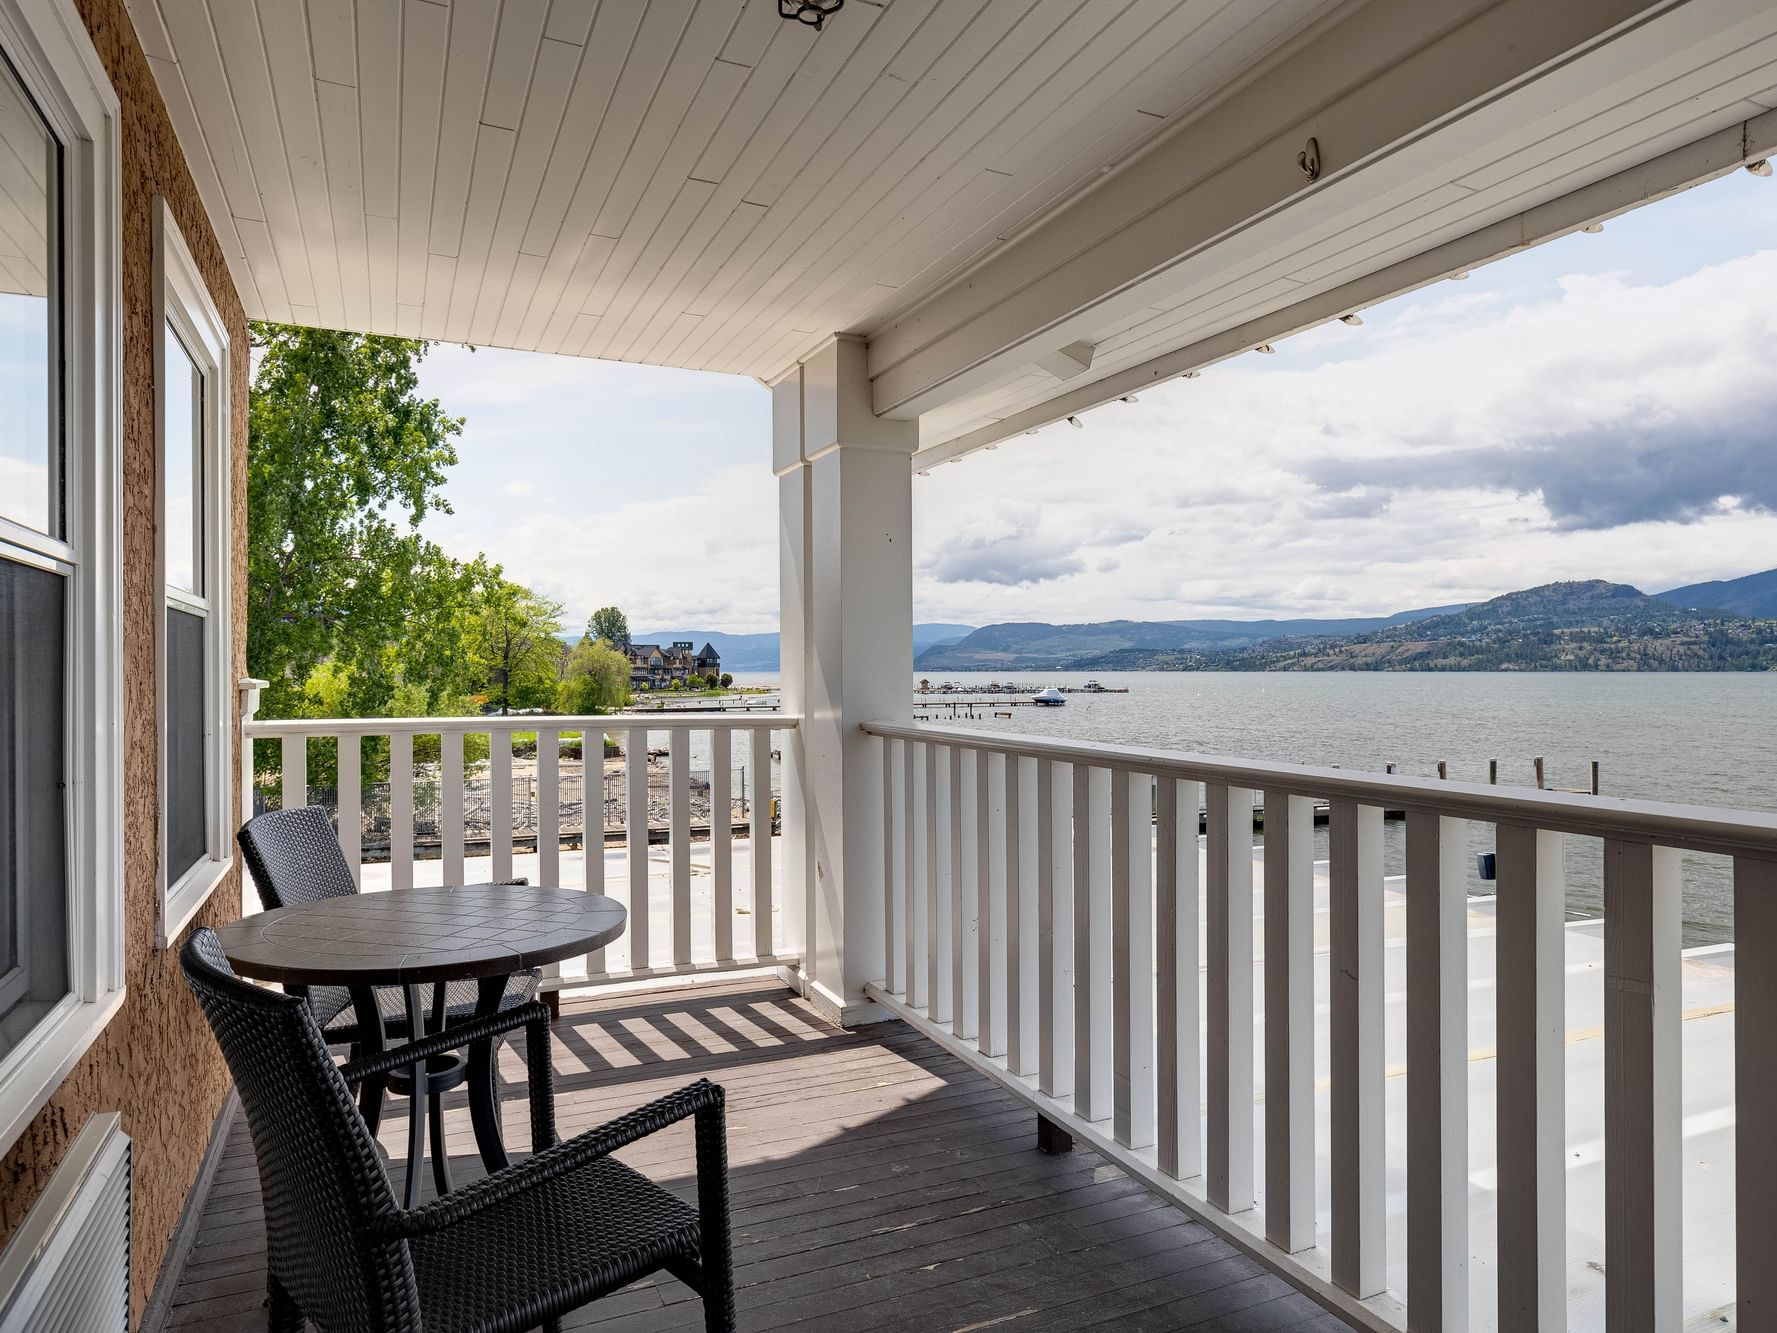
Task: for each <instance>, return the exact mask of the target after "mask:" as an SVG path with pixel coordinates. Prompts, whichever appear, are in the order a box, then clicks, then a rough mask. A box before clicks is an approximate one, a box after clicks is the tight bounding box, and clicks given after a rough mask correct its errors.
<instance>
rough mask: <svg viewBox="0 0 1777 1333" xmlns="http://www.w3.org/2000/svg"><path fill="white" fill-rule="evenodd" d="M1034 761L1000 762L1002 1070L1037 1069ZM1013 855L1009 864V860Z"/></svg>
mask: <svg viewBox="0 0 1777 1333" xmlns="http://www.w3.org/2000/svg"><path fill="white" fill-rule="evenodd" d="M1037 819H1038V813H1037V761H1036V760H1034V759H1027V758H1021V757H1016V756H1014V757H1009V758H1007V760H1006V861H1007V866H1008V868H1007V876H1006V951H1007V952H1006V1068H1008V1069H1010V1070H1011V1071H1012V1072H1013V1073H1014V1074H1034V1073H1035V1072H1036V1069H1037V947H1038V946H1037V928H1038V927H1037ZM1014 853H1016V854H1017V855H1016V861H1015V862H1014V857H1013V854H1014Z"/></svg>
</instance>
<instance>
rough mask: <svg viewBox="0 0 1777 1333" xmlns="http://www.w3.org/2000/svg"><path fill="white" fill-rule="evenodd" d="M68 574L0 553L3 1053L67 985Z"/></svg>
mask: <svg viewBox="0 0 1777 1333" xmlns="http://www.w3.org/2000/svg"><path fill="white" fill-rule="evenodd" d="M68 583H69V581H68V579H67V577H66V576H65V575H62V574H58V573H54V572H52V571H50V570H45V569H39V568H37V567H35V566H34V565H27V564H23V563H21V562H19V561H17V560H9V559H6V558H5V557H4V555H3V554H0V1055H4V1054H5V1053H6V1052H8V1051H10V1050H11V1049H12V1048H13V1047H14V1046H16V1045H17V1044H18V1042H19V1041H20V1039H21V1038H23V1037H24V1036H25V1035H26V1034H27V1033H29V1032H30V1030H31V1028H32V1027H34V1026H35V1025H36V1023H37V1022H38V1020H39V1019H41V1018H42V1017H43V1015H44V1014H46V1013H48V1012H49V1010H50V1008H51V1007H52V1006H53V1005H54V1004H55V1002H56V1001H57V1000H59V999H61V998H62V996H64V995H66V994H67V993H68V989H69V976H68V947H67V921H68V883H67V870H66V865H67V860H66V857H67V852H66V843H67V833H66V821H67V811H66V808H65V805H64V801H63V794H64V790H65V786H66V773H67V759H68V757H67V735H66V714H67V705H66V700H65V697H64V691H65V686H64V683H63V682H64V670H65V668H66V666H67V652H68V646H67V637H66V625H65V616H66V606H65V602H66V597H67V592H68Z"/></svg>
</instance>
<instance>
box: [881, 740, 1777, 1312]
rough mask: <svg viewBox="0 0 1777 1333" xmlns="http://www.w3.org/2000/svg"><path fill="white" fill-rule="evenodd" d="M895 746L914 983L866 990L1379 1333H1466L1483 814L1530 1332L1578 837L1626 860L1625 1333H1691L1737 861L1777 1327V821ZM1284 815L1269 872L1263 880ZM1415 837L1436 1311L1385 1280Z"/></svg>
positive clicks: (1761, 1248) (1430, 1286)
mask: <svg viewBox="0 0 1777 1333" xmlns="http://www.w3.org/2000/svg"><path fill="white" fill-rule="evenodd" d="M864 730H865V731H866V732H867V733H869V734H871V735H873V736H876V737H878V738H880V740H881V753H882V766H883V768H882V772H883V790H884V803H883V805H884V808H883V816H882V817H883V821H884V832H885V837H884V847H885V862H884V866H883V882H884V886H885V893H884V921H883V926H884V931H885V942H886V949H885V958H884V972H885V978H884V980H883V982H882V983H881V984H880V985H878V986H874V987H869V988H867V989H869V990H870V992H871V993H872V994H873V995H874V996H875V997H876V998H877V999H879V1000H880V1001H881V1002H882V1003H883V1004H885V1005H886V1006H887V1007H889V1008H890V1009H891V1010H893V1011H894V1012H896V1013H897V1014H899V1015H900V1016H901V1017H903V1018H905V1019H907V1020H908V1021H910V1022H912V1023H914V1024H916V1025H918V1026H920V1027H921V1028H923V1029H924V1030H925V1031H926V1032H927V1033H928V1034H929V1035H931V1036H932V1037H933V1038H934V1039H936V1040H938V1041H939V1042H941V1043H942V1044H943V1045H945V1046H946V1047H948V1048H949V1049H951V1050H953V1051H955V1052H956V1053H957V1054H959V1055H961V1056H963V1057H964V1058H965V1059H967V1060H969V1061H970V1062H971V1063H973V1064H975V1065H976V1066H977V1067H978V1068H981V1069H983V1070H985V1071H986V1072H988V1073H990V1074H992V1075H994V1076H995V1077H997V1078H999V1079H1000V1080H1001V1081H1002V1082H1004V1083H1005V1084H1006V1085H1007V1086H1008V1087H1010V1088H1012V1089H1013V1090H1014V1091H1016V1092H1018V1093H1019V1094H1020V1095H1021V1096H1023V1097H1024V1098H1025V1099H1026V1100H1027V1101H1028V1102H1030V1104H1031V1105H1033V1106H1034V1107H1035V1108H1036V1109H1037V1110H1038V1111H1039V1112H1040V1113H1041V1114H1043V1115H1045V1116H1047V1117H1049V1118H1050V1119H1052V1120H1054V1121H1056V1122H1057V1123H1059V1124H1061V1125H1062V1126H1063V1127H1065V1128H1067V1129H1069V1130H1070V1131H1072V1132H1073V1133H1075V1134H1076V1135H1078V1136H1081V1137H1083V1138H1084V1139H1086V1140H1087V1141H1088V1142H1090V1143H1092V1144H1093V1145H1094V1146H1095V1147H1096V1148H1098V1149H1099V1150H1100V1151H1102V1152H1105V1153H1106V1154H1108V1155H1109V1156H1111V1157H1112V1158H1113V1159H1114V1160H1116V1161H1118V1162H1119V1163H1121V1164H1123V1165H1124V1166H1125V1167H1126V1168H1128V1169H1130V1170H1132V1171H1133V1172H1134V1173H1136V1174H1138V1175H1140V1176H1142V1177H1143V1178H1145V1179H1146V1180H1148V1181H1149V1182H1150V1183H1151V1184H1153V1185H1156V1186H1158V1187H1159V1188H1161V1189H1162V1190H1164V1191H1165V1192H1167V1193H1168V1194H1170V1195H1171V1196H1172V1197H1174V1198H1175V1199H1177V1200H1178V1201H1179V1202H1181V1203H1182V1204H1184V1205H1185V1206H1186V1207H1188V1208H1189V1209H1190V1210H1191V1211H1192V1212H1193V1213H1194V1214H1196V1215H1197V1216H1198V1217H1200V1218H1202V1219H1203V1220H1205V1221H1206V1222H1207V1223H1208V1224H1209V1225H1211V1226H1212V1227H1213V1228H1214V1229H1216V1230H1217V1231H1219V1232H1220V1233H1222V1234H1223V1235H1224V1236H1227V1237H1228V1238H1230V1239H1232V1240H1233V1241H1235V1242H1236V1243H1237V1244H1239V1245H1241V1246H1242V1247H1243V1248H1245V1249H1247V1250H1248V1251H1250V1252H1251V1253H1253V1254H1255V1255H1257V1256H1259V1257H1260V1258H1261V1259H1263V1260H1264V1261H1265V1262H1266V1263H1268V1264H1270V1265H1271V1266H1273V1267H1274V1268H1276V1269H1278V1270H1279V1271H1282V1272H1285V1273H1287V1274H1288V1275H1289V1276H1291V1278H1292V1279H1293V1280H1294V1281H1296V1282H1298V1283H1299V1284H1300V1285H1302V1286H1304V1287H1306V1288H1307V1289H1309V1290H1310V1291H1312V1292H1313V1293H1314V1294H1316V1295H1317V1296H1318V1297H1319V1298H1320V1299H1322V1300H1323V1301H1325V1302H1326V1303H1327V1304H1329V1305H1331V1306H1333V1307H1334V1308H1336V1309H1338V1310H1340V1311H1341V1312H1342V1313H1344V1314H1345V1315H1347V1316H1348V1317H1351V1318H1353V1319H1354V1320H1355V1321H1356V1322H1358V1323H1360V1324H1361V1325H1363V1326H1365V1327H1370V1328H1376V1329H1396V1328H1407V1329H1412V1330H1452V1331H1453V1330H1461V1329H1464V1328H1466V1327H1467V1326H1468V1318H1469V1293H1468V1285H1467V1284H1468V1275H1469V1268H1470V1263H1469V1260H1470V1254H1471V1247H1470V1237H1469V1204H1468V1194H1469V1160H1468V1153H1469V1137H1468V1111H1469V1101H1468V1096H1469V1094H1468V1060H1469V1050H1468V1021H1469V1012H1468V1006H1469V989H1468V984H1467V966H1468V957H1467V924H1466V921H1467V903H1466V890H1467V862H1468V845H1467V838H1466V835H1467V825H1466V821H1471V820H1474V821H1484V822H1486V823H1489V824H1493V825H1495V826H1496V878H1497V897H1496V904H1497V906H1496V911H1497V937H1496V942H1497V956H1498V963H1497V978H1496V980H1497V993H1498V1000H1497V1010H1496V1029H1497V1037H1496V1052H1497V1055H1496V1059H1497V1066H1496V1076H1497V1084H1498V1088H1499V1089H1500V1092H1499V1094H1498V1099H1497V1119H1498V1141H1497V1195H1496V1200H1497V1209H1498V1243H1497V1262H1496V1274H1497V1282H1498V1291H1497V1297H1498V1311H1499V1316H1498V1327H1500V1328H1502V1329H1514V1330H1516V1329H1548V1328H1556V1329H1559V1328H1564V1327H1565V1326H1566V1324H1565V1321H1566V1317H1567V1312H1566V1305H1567V1298H1568V1283H1567V1269H1566V1260H1567V1255H1566V1225H1567V1217H1566V1193H1565V1183H1564V1170H1565V1163H1564V1157H1565V1153H1566V1145H1565V1118H1564V1112H1565V1098H1566V1091H1565V1083H1564V1077H1565V1075H1564V1040H1565V1023H1564V1007H1565V1003H1566V999H1565V978H1564V947H1565V933H1566V932H1565V929H1564V927H1565V915H1564V910H1563V907H1564V903H1563V885H1564V880H1563V873H1564V872H1563V864H1564V856H1563V852H1564V845H1563V844H1564V839H1567V838H1570V837H1583V838H1590V839H1599V840H1601V842H1602V877H1603V900H1604V909H1605V910H1604V922H1605V924H1604V960H1603V969H1604V973H1605V975H1604V997H1605V998H1604V1033H1603V1040H1604V1044H1605V1046H1604V1062H1605V1105H1604V1139H1605V1160H1604V1176H1605V1215H1606V1219H1607V1220H1606V1221H1605V1224H1604V1225H1605V1237H1606V1245H1605V1250H1606V1254H1605V1287H1606V1292H1605V1295H1606V1308H1607V1320H1608V1325H1609V1327H1610V1329H1611V1330H1612V1333H1618V1330H1626V1329H1635V1330H1639V1329H1650V1330H1652V1329H1674V1330H1675V1329H1677V1328H1678V1327H1679V1324H1680V1323H1681V1322H1682V1308H1681V1302H1682V1283H1683V1263H1682V1257H1683V1249H1682V1246H1683V1236H1682V1215H1683V1210H1682V1200H1681V1197H1680V1196H1681V1193H1682V1182H1681V1175H1680V1172H1681V1162H1682V1159H1681V1148H1682V1140H1681V1128H1680V1088H1681V1069H1680V1055H1679V1050H1680V1035H1681V1034H1680V1021H1681V1003H1680V995H1679V990H1680V958H1681V941H1680V924H1681V916H1680V898H1681V893H1682V889H1683V879H1682V874H1681V865H1680V857H1679V853H1680V852H1681V851H1698V852H1706V853H1715V854H1720V855H1723V856H1726V857H1729V858H1732V875H1733V888H1734V897H1733V901H1734V911H1735V921H1734V928H1735V936H1736V940H1735V947H1736V956H1735V972H1734V987H1735V990H1734V1000H1735V1008H1736V1011H1737V1012H1736V1018H1735V1043H1736V1044H1735V1070H1734V1075H1735V1079H1736V1106H1735V1111H1736V1113H1737V1120H1736V1136H1737V1137H1736V1153H1735V1159H1736V1180H1737V1192H1738V1199H1739V1200H1740V1207H1739V1211H1738V1215H1737V1219H1736V1228H1737V1247H1738V1293H1737V1294H1738V1304H1739V1312H1740V1326H1741V1327H1754V1326H1756V1327H1763V1326H1764V1323H1765V1322H1766V1321H1770V1320H1774V1319H1777V1264H1774V1263H1773V1262H1772V1259H1773V1254H1774V1253H1777V1251H1773V1250H1772V1248H1771V1240H1770V1237H1771V1234H1772V1233H1771V1229H1770V1226H1769V1223H1768V1220H1767V1219H1766V1217H1765V1213H1764V1208H1765V1202H1764V1201H1766V1200H1769V1199H1771V1198H1773V1197H1777V816H1771V815H1766V814H1752V813H1745V812H1736V811H1722V810H1710V809H1702V808H1695V807H1686V806H1679V805H1667V804H1657V803H1647V802H1630V801H1621V800H1611V799H1601V798H1598V797H1589V796H1576V795H1568V794H1560V793H1551V792H1540V791H1528V790H1526V791H1511V790H1502V789H1500V788H1498V787H1480V786H1470V785H1466V784H1459V783H1451V782H1442V781H1436V780H1421V779H1415V778H1407V777H1385V776H1380V775H1377V776H1363V775H1359V774H1354V773H1351V772H1347V771H1343V770H1334V769H1317V768H1306V767H1294V766H1287V765H1272V764H1256V763H1245V762H1240V761H1233V760H1224V759H1219V758H1214V757H1209V756H1203V755H1192V754H1181V753H1172V752H1164V751H1156V750H1140V749H1126V748H1118V747H1112V746H1104V745H1094V744H1086V743H1076V742H1063V741H1049V740H1042V739H1036V738H1032V737H1025V736H996V735H991V734H983V733H981V732H978V731H968V730H961V729H956V728H941V727H932V726H918V727H914V726H907V725H901V724H870V725H867V726H866V727H865V728H864ZM1255 798H1259V799H1262V801H1263V808H1264V817H1265V818H1264V823H1265V827H1264V835H1265V836H1264V840H1265V853H1266V854H1265V855H1264V857H1263V860H1262V865H1263V871H1262V880H1261V883H1260V884H1259V885H1257V886H1255V883H1254V878H1255V877H1254V859H1255V858H1254V855H1253V807H1254V803H1255ZM1323 800H1324V801H1327V802H1329V803H1330V807H1331V809H1330V820H1329V829H1328V856H1329V864H1328V882H1329V893H1328V902H1327V909H1328V916H1329V920H1328V923H1327V951H1328V954H1329V957H1328V963H1327V975H1328V997H1327V999H1328V1010H1329V1013H1328V1033H1327V1037H1328V1048H1329V1049H1328V1052H1327V1054H1328V1056H1329V1060H1328V1066H1329V1072H1330V1080H1329V1082H1330V1087H1329V1088H1328V1089H1327V1092H1328V1100H1329V1103H1330V1107H1329V1109H1330V1122H1331V1124H1330V1129H1331V1169H1330V1173H1329V1177H1328V1179H1327V1181H1326V1182H1325V1185H1326V1188H1325V1195H1324V1197H1325V1198H1326V1199H1327V1201H1328V1202H1329V1203H1330V1205H1331V1208H1330V1215H1331V1225H1330V1228H1328V1229H1327V1230H1326V1232H1325V1233H1324V1234H1321V1233H1320V1232H1318V1231H1317V1223H1316V1204H1317V1194H1318V1193H1319V1191H1320V1184H1319V1182H1317V1180H1316V1173H1315V1096H1316V1092H1317V1089H1316V1085H1315V1067H1316V1066H1315V991H1314V987H1315V970H1314V969H1315V963H1314V953H1315V937H1314V921H1313V917H1314V910H1315V902H1314V873H1315V872H1314V851H1313V842H1312V837H1313V803H1314V802H1315V801H1323ZM1385 809H1390V810H1404V811H1405V812H1406V828H1405V909H1404V910H1405V948H1406V994H1405V1010H1406V1016H1405V1023H1406V1052H1407V1065H1408V1072H1407V1093H1406V1134H1407V1144H1406V1178H1407V1183H1406V1227H1405V1237H1406V1239H1405V1250H1406V1271H1407V1281H1406V1291H1405V1294H1404V1296H1403V1295H1402V1294H1401V1293H1399V1292H1396V1291H1391V1290H1389V1289H1388V1284H1387V1265H1386V1262H1385V1261H1386V1258H1387V1256H1386V1253H1385V1250H1386V1245H1387V1228H1386V1221H1387V1219H1386V1206H1387V1197H1386V1176H1385V1164H1384V1153H1385V1147H1386V1143H1385V1137H1386V1136H1385V1110H1384V1098H1385V1087H1386V1083H1385V1080H1386V1077H1387V1072H1386V1069H1385V1064H1384V1049H1383V1041H1384V1029H1385V992H1384V985H1383V948H1384V904H1385V890H1384V870H1383V852H1384V838H1383V811H1384V810H1385ZM1200 812H1202V813H1201V816H1200ZM1200 817H1202V818H1203V819H1204V820H1205V823H1206V827H1207V837H1206V847H1205V853H1204V855H1203V856H1202V858H1201V864H1202V867H1203V869H1202V871H1201V873H1200V856H1199V846H1198V838H1197V829H1198V820H1199V818H1200ZM1200 881H1201V882H1200ZM1255 893H1258V894H1262V899H1261V900H1260V901H1261V903H1262V923H1263V924H1262V934H1263V938H1262V944H1263V954H1264V957H1265V959H1266V966H1265V968H1264V985H1263V992H1262V994H1261V993H1258V992H1256V991H1255V985H1254V974H1255V968H1254V951H1255V940H1254V938H1253V936H1254V907H1255ZM1199 895H1202V898H1201V900H1200V897H1199ZM1200 911H1202V913H1203V921H1204V927H1205V928H1204V930H1203V939H1204V941H1205V944H1204V952H1205V957H1204V958H1203V959H1201V960H1200V959H1199V957H1198V949H1199V913H1200ZM1200 964H1201V965H1202V968H1203V972H1204V973H1205V974H1206V984H1205V985H1204V995H1205V1000H1204V1011H1203V1012H1202V1013H1199V1011H1198V1005H1199V998H1198V995H1199V984H1198V983H1199V968H1200ZM1259 1013H1262V1014H1263V1030H1264V1041H1263V1049H1262V1050H1256V1049H1255V1042H1254V1038H1253V1030H1254V1018H1255V1015H1257V1014H1259ZM1200 1032H1201V1034H1202V1036H1201V1041H1202V1043H1203V1046H1202V1048H1201V1049H1200V1047H1199V1041H1200V1035H1199V1034H1200ZM1200 1069H1201V1071H1202V1072H1201V1075H1200V1072H1199V1071H1200ZM1261 1070H1262V1072H1263V1086H1264V1107H1265V1111H1264V1138H1263V1144H1262V1147H1263V1163H1264V1165H1263V1178H1262V1179H1256V1178H1255V1157H1256V1153H1255V1143H1254V1126H1255V1122H1256V1119H1257V1116H1256V1114H1255V1091H1256V1089H1257V1083H1256V1075H1257V1074H1258V1073H1259V1072H1260V1071H1261ZM1200 1078H1201V1083H1200V1081H1199V1080H1200ZM1200 1108H1201V1110H1200ZM1200 1114H1201V1116H1202V1119H1201V1121H1200V1118H1199V1117H1200ZM1261 1199H1262V1201H1263V1207H1262V1209H1261V1208H1260V1207H1258V1206H1257V1204H1258V1202H1259V1200H1261ZM1748 1320H1752V1321H1753V1322H1751V1323H1749V1322H1748Z"/></svg>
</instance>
